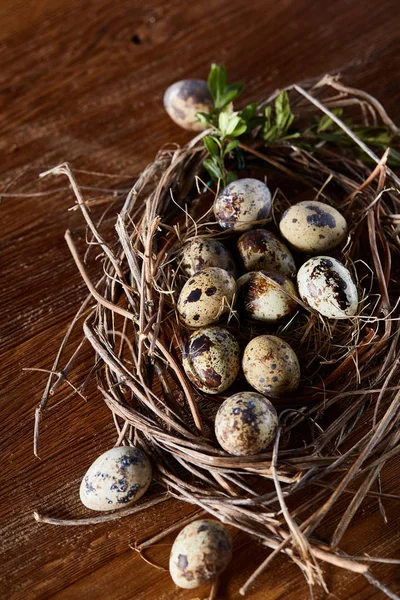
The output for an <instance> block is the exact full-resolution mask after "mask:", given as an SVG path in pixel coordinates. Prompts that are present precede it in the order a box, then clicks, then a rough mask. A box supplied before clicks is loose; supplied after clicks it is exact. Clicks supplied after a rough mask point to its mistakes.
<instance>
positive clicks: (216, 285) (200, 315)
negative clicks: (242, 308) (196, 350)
mask: <svg viewBox="0 0 400 600" xmlns="http://www.w3.org/2000/svg"><path fill="white" fill-rule="evenodd" d="M235 292H236V282H235V280H234V279H233V277H232V276H231V275H229V273H227V272H226V271H224V269H220V268H219V267H209V268H208V269H204V270H203V271H199V272H198V273H195V274H194V275H193V276H192V277H191V278H190V279H188V280H187V282H186V283H185V285H184V286H183V288H182V290H181V293H180V295H179V299H178V312H179V314H180V315H181V318H182V320H183V321H184V323H186V325H189V326H190V327H204V326H205V325H211V324H212V323H216V322H217V321H218V319H219V318H220V317H221V315H222V314H223V313H225V312H228V311H229V310H230V309H229V306H230V304H231V303H232V300H233V296H234V294H235Z"/></svg>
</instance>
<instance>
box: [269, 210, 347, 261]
mask: <svg viewBox="0 0 400 600" xmlns="http://www.w3.org/2000/svg"><path fill="white" fill-rule="evenodd" d="M279 229H280V231H281V234H282V235H283V237H284V238H285V239H286V240H287V241H288V242H289V243H290V244H291V245H292V246H293V248H295V249H296V250H299V251H300V252H307V253H309V254H317V253H318V252H326V251H327V250H331V248H334V247H335V246H337V245H338V244H340V243H341V242H342V241H343V240H344V238H345V237H346V235H347V223H346V220H345V218H344V217H343V216H342V215H341V214H340V212H339V211H337V210H336V208H333V207H332V206H329V204H325V203H324V202H317V201H316V200H310V201H305V202H299V203H298V204H294V205H293V206H291V207H290V208H288V209H287V210H286V211H285V212H284V213H283V215H282V219H281V222H280V223H279Z"/></svg>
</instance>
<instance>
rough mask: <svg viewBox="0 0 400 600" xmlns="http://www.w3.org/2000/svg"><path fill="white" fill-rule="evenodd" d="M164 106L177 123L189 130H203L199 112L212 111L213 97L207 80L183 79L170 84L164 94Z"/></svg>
mask: <svg viewBox="0 0 400 600" xmlns="http://www.w3.org/2000/svg"><path fill="white" fill-rule="evenodd" d="M164 107H165V110H166V111H167V113H168V114H169V116H170V117H171V119H172V120H173V121H175V123H176V124H177V125H179V126H180V127H183V129H188V130H189V131H202V130H203V129H204V125H202V124H201V123H200V122H199V121H198V120H197V117H196V114H197V113H198V112H204V113H210V112H211V111H212V109H213V99H212V96H211V93H210V90H209V89H208V85H207V82H206V81H203V80H202V79H183V80H182V81H177V82H176V83H173V84H172V85H170V86H169V88H168V89H167V90H166V92H165V94H164Z"/></svg>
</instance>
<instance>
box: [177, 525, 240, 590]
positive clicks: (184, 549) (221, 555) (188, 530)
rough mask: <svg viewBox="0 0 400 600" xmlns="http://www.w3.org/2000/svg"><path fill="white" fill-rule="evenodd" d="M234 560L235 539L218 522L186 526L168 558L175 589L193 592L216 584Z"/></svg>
mask: <svg viewBox="0 0 400 600" xmlns="http://www.w3.org/2000/svg"><path fill="white" fill-rule="evenodd" d="M231 558H232V539H231V536H230V533H229V531H228V530H227V529H226V527H224V526H223V525H222V523H220V522H219V521H212V520H211V519H199V520H198V521H193V523H190V524H189V525H186V527H184V528H183V529H182V531H181V532H180V533H179V534H178V536H177V537H176V539H175V541H174V543H173V546H172V549H171V555H170V558H169V572H170V574H171V577H172V579H173V581H174V583H175V584H176V585H178V586H179V587H181V588H185V589H193V588H196V587H199V586H200V585H205V584H207V583H213V582H214V581H215V580H216V579H217V577H218V575H220V574H221V573H222V571H224V569H226V567H227V566H228V564H229V562H230V560H231Z"/></svg>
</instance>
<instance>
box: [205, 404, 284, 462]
mask: <svg viewBox="0 0 400 600" xmlns="http://www.w3.org/2000/svg"><path fill="white" fill-rule="evenodd" d="M277 426H278V416H277V414H276V410H275V408H274V406H273V404H271V402H270V401H269V400H268V399H267V398H265V397H264V396H262V395H261V394H257V393H256V392H240V393H238V394H234V395H233V396H231V397H230V398H228V399H227V400H225V402H224V403H223V404H221V406H220V407H219V409H218V412H217V416H216V418H215V435H216V436H217V440H218V442H219V444H220V445H221V446H222V448H223V449H224V450H226V452H229V454H234V455H236V456H247V455H251V454H258V453H259V452H262V451H263V450H265V449H266V448H267V447H268V446H269V444H270V443H271V442H272V440H273V439H274V437H275V433H276V428H277Z"/></svg>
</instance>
